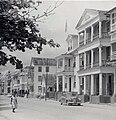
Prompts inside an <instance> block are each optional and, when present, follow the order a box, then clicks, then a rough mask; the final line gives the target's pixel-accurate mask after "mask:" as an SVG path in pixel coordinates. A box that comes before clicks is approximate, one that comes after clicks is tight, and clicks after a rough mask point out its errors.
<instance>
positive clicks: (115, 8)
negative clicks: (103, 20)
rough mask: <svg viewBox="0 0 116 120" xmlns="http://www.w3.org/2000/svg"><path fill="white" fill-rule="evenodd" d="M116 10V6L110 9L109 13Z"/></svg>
mask: <svg viewBox="0 0 116 120" xmlns="http://www.w3.org/2000/svg"><path fill="white" fill-rule="evenodd" d="M114 10H116V7H114V8H112V9H111V10H109V11H108V12H107V14H110V13H111V12H113V11H114Z"/></svg>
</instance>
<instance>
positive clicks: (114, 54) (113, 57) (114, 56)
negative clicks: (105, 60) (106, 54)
mask: <svg viewBox="0 0 116 120" xmlns="http://www.w3.org/2000/svg"><path fill="white" fill-rule="evenodd" d="M111 58H112V60H116V51H113V52H112V56H111Z"/></svg>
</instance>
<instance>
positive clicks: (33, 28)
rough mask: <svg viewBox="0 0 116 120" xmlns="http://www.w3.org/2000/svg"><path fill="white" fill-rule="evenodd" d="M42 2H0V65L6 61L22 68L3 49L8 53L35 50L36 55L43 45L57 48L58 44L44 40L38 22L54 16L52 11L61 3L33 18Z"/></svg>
mask: <svg viewBox="0 0 116 120" xmlns="http://www.w3.org/2000/svg"><path fill="white" fill-rule="evenodd" d="M41 3H42V2H41V1H35V0H0V65H6V64H7V62H8V61H10V63H11V64H12V65H16V68H17V69H19V68H22V67H23V64H22V61H21V60H19V59H17V58H16V56H12V55H8V54H7V53H5V52H4V50H3V48H7V49H8V50H9V51H10V52H13V51H16V50H19V51H22V52H25V50H26V48H28V49H36V51H37V52H38V54H40V52H41V51H42V46H43V45H50V47H59V46H60V45H59V44H58V43H54V41H53V40H52V39H51V40H49V41H48V40H46V39H45V38H43V37H42V36H41V34H40V31H39V30H38V22H39V23H40V22H41V21H42V19H43V18H45V17H48V16H49V15H52V14H54V13H53V11H54V10H55V9H56V8H57V7H59V6H60V5H61V4H62V2H60V3H59V2H56V3H55V6H54V7H53V8H51V7H49V8H48V9H47V10H46V11H45V12H44V13H43V14H42V15H40V14H37V15H36V16H34V15H33V14H32V13H33V12H34V11H39V6H40V4H41Z"/></svg>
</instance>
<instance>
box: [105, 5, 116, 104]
mask: <svg viewBox="0 0 116 120" xmlns="http://www.w3.org/2000/svg"><path fill="white" fill-rule="evenodd" d="M106 15H107V17H108V18H110V35H111V59H110V60H111V61H110V64H111V65H112V66H114V67H115V71H114V79H115V81H114V98H115V99H114V101H115V102H116V7H114V8H113V9H111V10H109V11H108V12H107V14H106Z"/></svg>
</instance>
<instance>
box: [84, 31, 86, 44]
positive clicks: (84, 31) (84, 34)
mask: <svg viewBox="0 0 116 120" xmlns="http://www.w3.org/2000/svg"><path fill="white" fill-rule="evenodd" d="M85 44H86V29H85V30H84V45H85Z"/></svg>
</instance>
